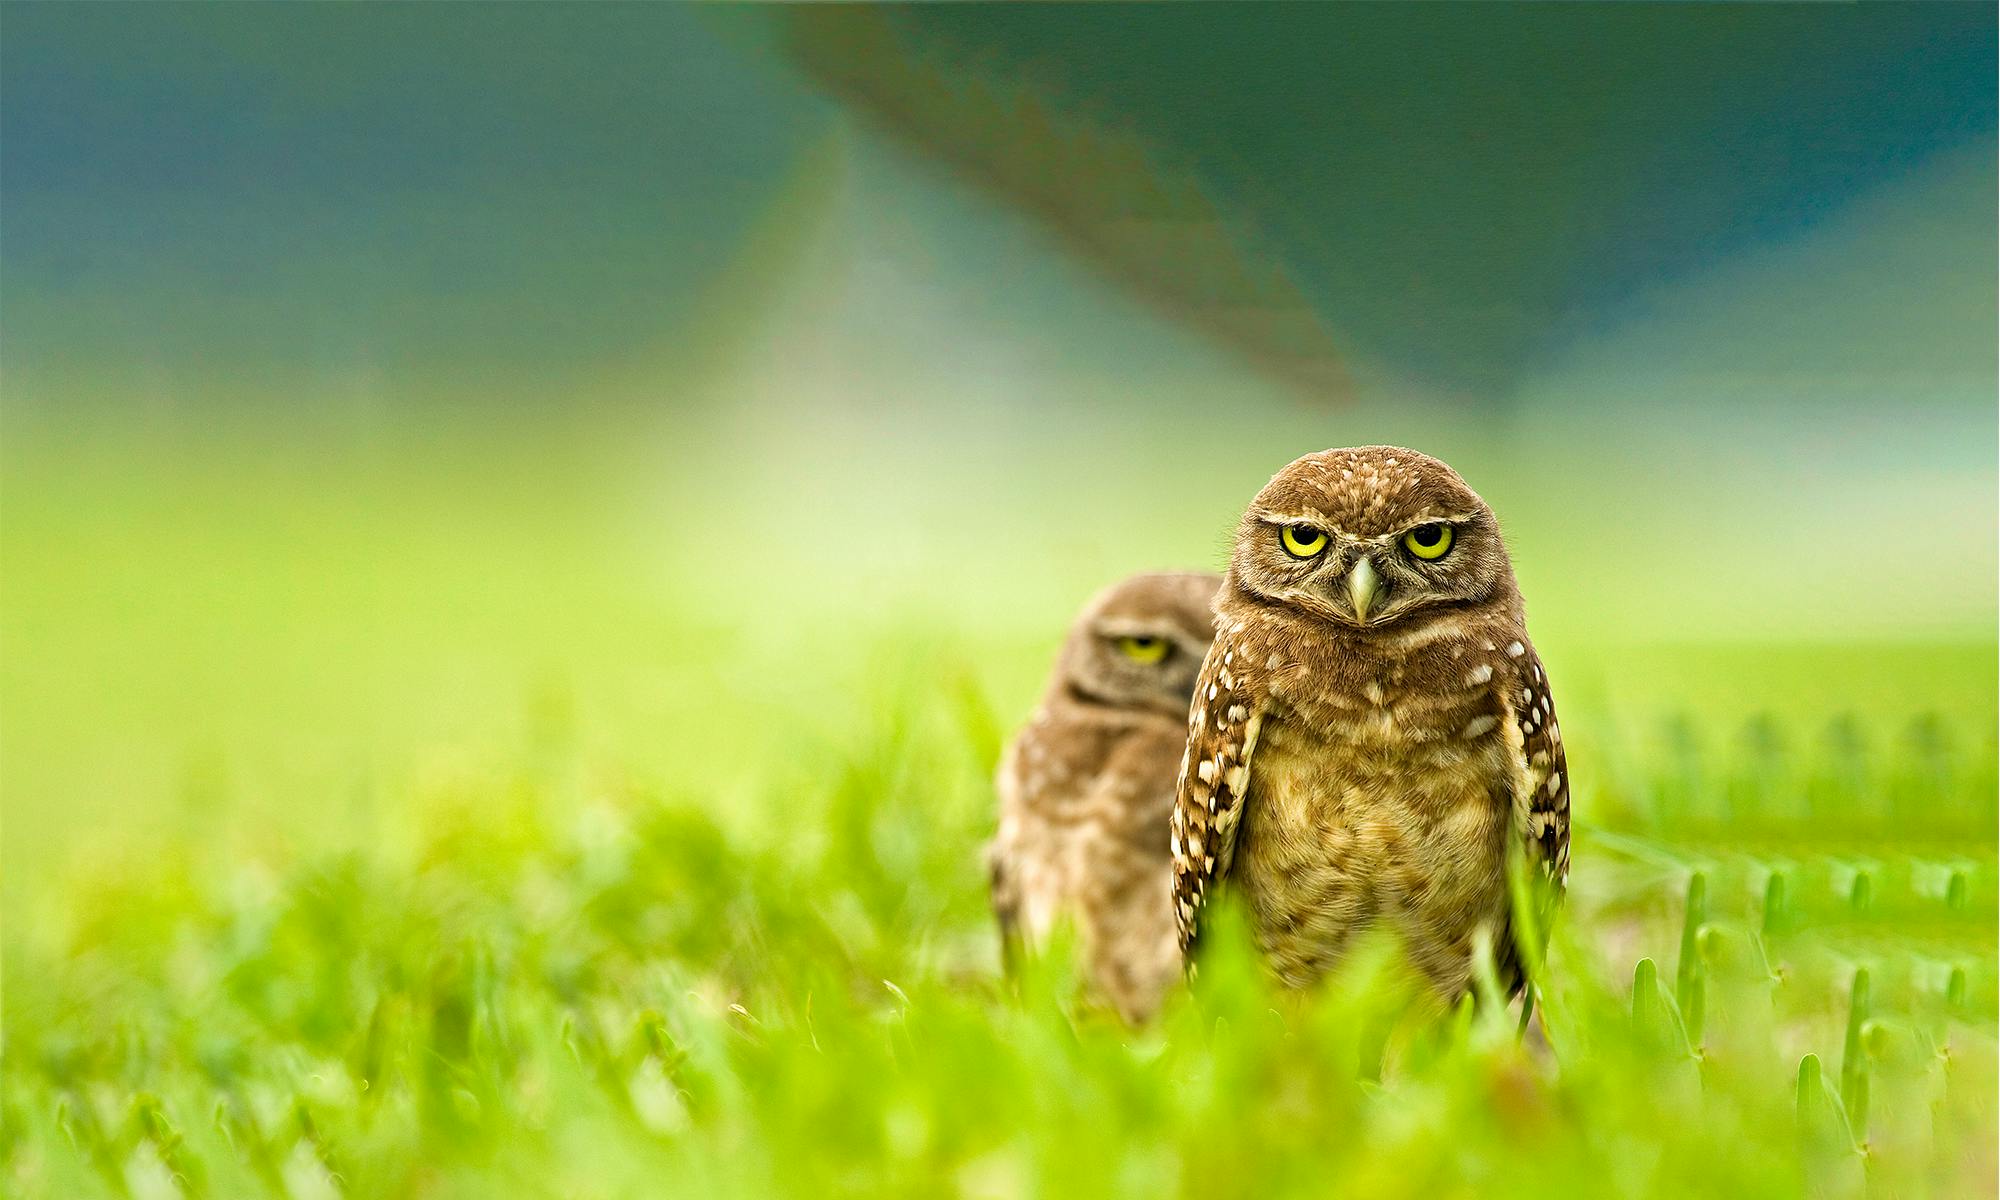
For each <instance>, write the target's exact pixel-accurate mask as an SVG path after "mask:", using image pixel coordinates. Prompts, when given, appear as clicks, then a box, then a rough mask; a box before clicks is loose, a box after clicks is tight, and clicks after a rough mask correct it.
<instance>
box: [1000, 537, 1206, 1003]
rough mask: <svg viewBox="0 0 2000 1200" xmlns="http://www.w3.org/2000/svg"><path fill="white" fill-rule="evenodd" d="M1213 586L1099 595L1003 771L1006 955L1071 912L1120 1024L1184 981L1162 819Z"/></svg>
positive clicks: (1154, 581)
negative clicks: (1179, 978) (1121, 1015)
mask: <svg viewBox="0 0 2000 1200" xmlns="http://www.w3.org/2000/svg"><path fill="white" fill-rule="evenodd" d="M1221 582H1222V580H1221V577H1220V576H1218V575H1211V574H1205V573H1204V574H1163V575H1135V576H1133V577H1132V578H1130V579H1127V580H1125V581H1123V582H1122V583H1119V584H1116V585H1114V586H1113V587H1111V588H1108V589H1106V590H1105V591H1104V592H1102V593H1100V594H1099V595H1098V596H1097V597H1096V598H1095V599H1093V600H1092V601H1091V602H1090V604H1089V605H1088V607H1086V608H1085V609H1084V610H1083V612H1082V614H1081V615H1079V616H1078V617H1077V619H1076V621H1075V623H1074V624H1072V625H1071V627H1070V631H1069V637H1068V639H1067V640H1066V641H1065V642H1064V644H1063V648H1062V651H1061V653H1060V654H1059V655H1058V656H1057V659H1056V665H1055V670H1054V672H1053V673H1052V674H1051V675H1050V677H1049V682H1048V687H1047V689H1046V690H1045V691H1044V692H1043V694H1042V699H1041V703H1040V705H1039V706H1038V707H1037V708H1036V709H1035V714H1034V717H1033V719H1032V720H1030V721H1029V723H1028V725H1027V727H1026V728H1024V729H1023V730H1021V732H1020V733H1019V735H1017V736H1016V737H1015V739H1014V742H1013V744H1012V745H1011V746H1009V747H1008V748H1007V753H1006V754H1005V755H1004V756H1003V757H1002V759H1001V763H1000V775H999V790H1000V832H999V834H998V836H996V837H995V838H994V839H993V842H992V844H991V845H990V846H988V847H987V866H988V869H989V871H990V874H991V878H992V885H993V909H994V912H995V913H996V914H997V915H998V916H999V919H1000V927H1001V935H1002V939H1003V946H1004V947H1006V948H1007V949H1008V951H1009V952H1010V953H1012V952H1013V951H1014V950H1016V949H1018V948H1019V944H1020V943H1021V942H1026V943H1027V944H1029V945H1031V946H1032V945H1034V944H1035V943H1037V942H1039V941H1040V940H1041V939H1043V938H1045V937H1046V936H1047V934H1048V931H1049V927H1050V926H1051V925H1052V924H1054V922H1055V921H1056V919H1057V917H1058V916H1061V915H1067V916H1069V917H1070V918H1071V919H1072V920H1073V921H1074V923H1075V925H1076V931H1077V935H1078V941H1079V943H1080V946H1079V948H1080V949H1081V951H1082V953H1083V956H1084V961H1085V967H1086V969H1087V973H1088V976H1089V978H1090V981H1091V982H1092V984H1093V985H1094V987H1095V989H1096V991H1098V992H1099V993H1101V994H1102V996H1103V997H1104V998H1105V999H1108V1000H1109V1001H1111V1003H1112V1004H1113V1005H1114V1006H1116V1007H1117V1009H1118V1010H1119V1011H1120V1012H1121V1013H1122V1014H1124V1016H1125V1017H1126V1018H1127V1019H1130V1020H1141V1019H1143V1018H1145V1017H1146V1016H1147V1015H1148V1014H1150V1013H1151V1012H1152V1010H1153V1009H1154V1008H1155V1007H1156V1006H1157V1005H1158V1003H1159V1000H1160V997H1161V995H1162V994H1163V993H1164V992H1165V991H1166V989H1167V988H1168V987H1169V986H1171V985H1172V984H1173V983H1174V981H1175V980H1176V979H1177V978H1178V977H1179V975H1180V948H1179V945H1178V942H1177V939H1176V936H1175V927H1174V917H1173V903H1172V895H1171V888H1172V872H1171V870H1170V866H1169V863H1168V856H1167V821H1168V816H1169V814H1171V813H1172V811H1173V806H1174V772H1175V770H1176V769H1177V768H1178V767H1179V766H1180V761H1181V751H1182V748H1183V747H1184V745H1185V744H1186V732H1187V711H1188V697H1189V696H1190V695H1191V694H1192V693H1193V692H1194V679H1195V673H1196V672H1197V671H1199V670H1200V669H1201V663H1202V656H1203V655H1204V654H1206V653H1207V652H1208V643H1209V638H1210V636H1211V635H1212V633H1213V631H1214V616H1213V613H1212V612H1211V610H1210V607H1209V606H1210V602H1211V600H1212V599H1213V598H1214V596H1215V589H1216V587H1217V585H1219V584H1220V583H1221Z"/></svg>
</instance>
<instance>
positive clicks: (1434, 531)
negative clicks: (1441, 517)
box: [1403, 524, 1451, 559]
mask: <svg viewBox="0 0 2000 1200" xmlns="http://www.w3.org/2000/svg"><path fill="white" fill-rule="evenodd" d="M1403 549H1405V550H1408V551H1409V552H1410V553H1411V554H1414V555H1416V556H1417V557H1418V558H1424V559H1430V558H1443V557H1444V552H1445V551H1447V550H1449V549H1451V526H1449V525H1439V524H1430V525H1419V526H1417V527H1416V528H1415V529H1412V530H1410V531H1409V532H1408V533H1406V534H1404V535H1403Z"/></svg>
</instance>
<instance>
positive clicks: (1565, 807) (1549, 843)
mask: <svg viewBox="0 0 2000 1200" xmlns="http://www.w3.org/2000/svg"><path fill="white" fill-rule="evenodd" d="M1515 661H1516V664H1517V671H1516V674H1515V676H1514V680H1513V683H1514V690H1513V694H1512V695H1511V696H1509V697H1507V699H1508V700H1509V702H1510V703H1509V705H1508V707H1509V709H1510V710H1511V711H1512V712H1513V716H1514V723H1515V727H1516V728H1517V729H1519V730H1520V733H1521V753H1522V755H1523V756H1524V758H1525V759H1526V762H1525V764H1524V766H1525V767H1526V770H1525V772H1524V773H1523V781H1524V787H1525V789H1526V791H1527V796H1526V798H1525V801H1526V802H1525V804H1524V805H1522V806H1521V808H1522V810H1523V812H1522V816H1523V827H1522V835H1523V837H1524V838H1525V839H1526V843H1527V844H1526V849H1527V852H1528V861H1529V863H1530V864H1532V865H1535V866H1538V867H1540V868H1541V871H1542V874H1543V877H1544V878H1546V879H1547V880H1548V882H1549V884H1550V885H1551V886H1552V887H1553V889H1554V891H1555V893H1556V894H1557V895H1560V894H1561V893H1562V891H1563V889H1564V888H1566V887H1567V886H1568V885H1569V762H1568V760H1567V759H1566V758H1565V757H1564V755H1563V744H1562V729H1561V728H1560V727H1559V726H1558V725H1557V724H1556V708H1555V700H1554V699H1553V698H1552V697H1551V696H1550V694H1549V674H1548V672H1547V671H1546V670H1544V669H1543V667H1542V660H1541V659H1540V658H1539V657H1537V656H1536V655H1535V652H1534V651H1532V650H1530V651H1528V652H1527V653H1526V654H1525V655H1523V656H1521V657H1520V658H1518V659H1516V660H1515Z"/></svg>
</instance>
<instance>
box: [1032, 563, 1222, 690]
mask: <svg viewBox="0 0 2000 1200" xmlns="http://www.w3.org/2000/svg"><path fill="white" fill-rule="evenodd" d="M1221 584H1222V577H1221V576H1220V575H1211V574H1209V573H1207V572H1187V573H1172V574H1148V575H1133V576H1131V577H1130V578H1127V579H1124V580H1121V581H1119V582H1118V583H1115V584H1113V585H1111V586H1110V587H1108V588H1106V589H1105V590H1103V591H1102V592H1099V593H1098V594H1097V595H1096V596H1095V597H1093V598H1092V599H1091V601H1090V603H1089V604H1088V605H1086V606H1085V607H1084V610H1083V612H1082V613H1081V614H1080V615H1079V616H1078V617H1077V619H1076V622H1075V623H1074V624H1073V625H1071V626H1070V632H1069V640H1068V641H1067V642H1066V643H1065V644H1064V646H1063V650H1062V654H1061V656H1060V657H1059V658H1058V659H1057V662H1056V674H1055V679H1054V681H1053V684H1052V686H1053V687H1054V688H1056V689H1059V690H1060V691H1061V692H1063V693H1064V694H1065V695H1066V696H1067V697H1068V698H1069V699H1072V700H1078V701H1082V702H1084V703H1089V704H1098V705H1108V706H1111V707H1113V708H1119V709H1128V710H1147V711H1154V712H1159V713H1162V714H1164V715H1166V716H1169V717H1172V718H1173V719H1175V720H1176V721H1179V720H1184V719H1185V718H1186V716H1187V708H1188V697H1189V696H1191V695H1192V694H1193V693H1194V680H1195V676H1196V675H1198V674H1199V673H1200V672H1201V660H1202V658H1203V656H1204V655H1206V654H1207V653H1208V644H1209V642H1210V640H1211V639H1213V637H1214V636H1215V618H1214V615H1213V612H1212V610H1211V608H1210V604H1211V603H1212V602H1213V600H1214V599H1215V593H1216V589H1217V588H1219V587H1220V586H1221Z"/></svg>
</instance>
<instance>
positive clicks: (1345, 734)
mask: <svg viewBox="0 0 2000 1200" xmlns="http://www.w3.org/2000/svg"><path fill="white" fill-rule="evenodd" d="M1288 525H1289V526H1292V527H1293V528H1294V530H1295V531H1303V534H1301V535H1300V539H1299V541H1298V542H1296V543H1295V544H1296V545H1310V544H1311V542H1312V539H1313V536H1315V535H1317V534H1320V533H1324V534H1325V535H1326V536H1325V541H1324V544H1323V548H1322V549H1321V550H1320V551H1319V552H1318V553H1315V554H1311V555H1307V556H1301V555H1300V554H1297V553H1294V552H1292V551H1289V550H1287V549H1285V548H1284V546H1285V544H1284V543H1283V542H1281V540H1280V536H1281V534H1282V532H1283V530H1284V528H1285V527H1286V526H1288ZM1434 525H1442V526H1448V527H1449V530H1450V537H1451V539H1452V540H1451V541H1450V542H1449V543H1448V548H1447V550H1446V551H1445V552H1444V553H1443V554H1442V555H1441V556H1440V557H1438V558H1437V559H1435V561H1427V560H1423V559H1420V558H1419V557H1418V556H1417V555H1416V553H1415V551H1414V549H1412V548H1411V547H1410V545H1409V544H1408V543H1407V542H1406V541H1404V537H1405V535H1406V534H1408V533H1409V532H1410V531H1411V530H1412V529H1419V530H1420V534H1419V536H1423V537H1436V536H1438V535H1437V534H1436V533H1435V532H1434V531H1431V530H1428V529H1423V528H1422V527H1427V526H1434ZM1364 556H1365V557H1366V559H1367V565H1366V566H1365V567H1364V566H1362V565H1361V560H1362V559H1363V557H1364ZM1357 580H1359V581H1360V582H1359V583H1357V582H1356V581H1357ZM1216 613H1217V627H1218V632H1217V636H1216V639H1215V642H1214V645H1213V646H1212V647H1211V649H1210V651H1209V655H1208V658H1207V661H1206V662H1205V663H1204V664H1203V669H1202V674H1201V677H1200V679H1199V680H1198V681H1197V683H1196V688H1195V697H1194V703H1193V707H1192V710H1191V711H1190V714H1189V725H1188V729H1189V737H1188V748H1187V754H1186V757H1185V760H1184V763H1183V766H1182V772H1181V778H1180V782H1179V785H1178V789H1177V790H1178V802H1177V805H1176V808H1175V812H1174V816H1173V823H1172V832H1171V849H1172V853H1173V860H1174V894H1175V895H1174V898H1175V909H1176V916H1177V918H1178V924H1179V931H1180V938H1181V944H1182V946H1183V949H1184V950H1187V949H1191V947H1192V944H1193V942H1194V940H1195V935H1196V933H1197V931H1198V929H1199V923H1200V917H1201V909H1202V906H1203V904H1204V902H1205V901H1206V899H1207V894H1208V892H1209V890H1210V888H1211V887H1213V886H1215V885H1216V883H1217V882H1218V881H1226V883H1227V886H1229V887H1231V888H1233V889H1236V890H1237V891H1238V892H1239V893H1240V894H1241V895H1242V896H1243V898H1244V900H1245V901H1246V902H1247V907H1248V910H1249V914H1250V918H1251V921H1252V925H1253V928H1254V929H1255V932H1256V937H1257V941H1258V945H1259V947H1260V948H1261V950H1262V951H1263V953H1264V955H1265V957H1266V960H1267V962H1268V963H1269V965H1270V966H1271V968H1272V970H1273V971H1274V973H1275V974H1276V975H1277V976H1278V977H1279V978H1280V979H1282V980H1284V981H1285V982H1286V983H1289V984H1293V985H1304V984H1307V983H1310V982H1312V981H1313V980H1315V979H1317V978H1319V977H1320V976H1321V975H1322V974H1324V973H1325V972H1326V971H1327V970H1328V969H1329V968H1330V967H1331V966H1333V965H1334V963H1335V962H1336V961H1337V960H1338V959H1339V957H1340V955H1341V953H1342V951H1343V950H1344V949H1345V947H1346V946H1347V945H1348V943H1349V942H1350V940H1351V939H1352V937H1353V936H1354V935H1355V934H1356V933H1358V932H1359V931H1361V930H1362V929H1364V928H1367V927H1371V926H1386V927H1388V928H1390V929H1393V930H1395V931H1396V932H1397V933H1399V934H1400V935H1401V936H1402V940H1403V942H1404V944H1405V946H1406V947H1407V949H1408V951H1409V954H1410V957H1411V961H1412V962H1413V963H1414V964H1415V965H1416V966H1417V967H1418V968H1420V969H1421V970H1422V971H1423V972H1424V973H1425V975H1426V976H1427V977H1428V978H1429V979H1430V980H1431V982H1432V983H1433V985H1434V986H1435V987H1436V988H1437V990H1438V991H1439V992H1441V993H1443V994H1445V995H1447V996H1451V995H1456V994H1458V993H1461V992H1463V991H1465V990H1466V988H1467V986H1468V984H1469V980H1470V969H1471V959H1472V952H1473V945H1474V939H1475V937H1476V936H1477V932H1478V931H1479V930H1480V929H1481V928H1482V927H1484V929H1485V930H1486V932H1487V934H1489V935H1490V936H1491V937H1492V938H1493V945H1494V950H1495V955H1496V958H1497V960H1498V965H1499V968H1500V971H1501V972H1502V975H1503V978H1504V979H1507V980H1509V981H1515V982H1517V981H1518V980H1517V978H1516V977H1517V975H1518V972H1517V970H1516V967H1515V962H1514V956H1513V942H1512V938H1511V935H1510V933H1509V931H1508V923H1509V920H1508V918H1509V893H1508V885H1507V874H1506V864H1507V860H1508V857H1509V855H1510V854H1512V853H1516V852H1520V853H1523V854H1524V855H1525V857H1526V858H1527V860H1528V861H1529V862H1530V863H1532V864H1535V865H1536V866H1537V867H1538V868H1539V870H1540V872H1541V874H1542V875H1543V877H1545V878H1546V879H1548V880H1549V881H1550V882H1551V883H1553V884H1554V885H1555V888H1556V889H1560V888H1561V886H1562V885H1563V883H1564V882H1565V881H1566V879H1567V876H1568V871H1569V781H1568V773H1567V768H1566V765H1565V763H1564V759H1563V750H1562V736H1561V731H1560V729H1559V728H1558V726H1557V724H1556V720H1555V714H1554V708H1553V705H1552V702H1551V701H1550V698H1549V689H1548V680H1547V675H1546V673H1545V671H1544V670H1543V668H1542V665H1541V662H1540V660H1539V659H1538V658H1537V657H1536V655H1535V652H1534V648H1533V646H1532V644H1531V643H1530V642H1529V640H1528V636H1527V629H1526V624H1525V618H1524V616H1523V613H1522V605H1521V597H1520V592H1519V591H1518V589H1517V588H1516V587H1515V583H1514V576H1513V570H1512V567H1511V566H1510V565H1509V563H1508V560H1507V554H1506V549H1505V547H1504V546H1503V545H1502V544H1501V542H1500V535H1499V528H1498V524H1497V522H1496V521H1495V519H1494V517H1493V514H1492V511H1491V510H1490V509H1489V508H1488V507H1487V506H1486V504H1485V502H1484V501H1482V500H1481V499H1480V498H1479V497H1478V496H1477V495H1476V494H1475V493H1474V492H1473V491H1472V489H1471V488H1469V487H1467V486H1466V484H1465V482H1464V481H1463V480H1461V479H1460V478H1459V477H1458V475H1457V473H1455V472H1454V471H1452V469H1451V468H1450V467H1447V466H1446V465H1445V464H1443V463H1441V462H1438V461H1437V460H1436V459H1433V458H1430V457H1428V456H1425V455H1422V454H1418V453H1416V452H1414V451H1410V450H1403V449H1399V448H1396V447H1392V446H1369V447H1361V448H1357V449H1351V450H1329V451H1325V452H1322V453H1319V454H1313V455H1308V456H1306V457H1305V458H1302V459H1300V460H1298V461H1297V462H1295V463H1292V464H1291V465H1290V466H1288V467H1286V468H1285V469H1284V470H1282V471H1280V472H1279V473H1278V474H1277V475H1276V476H1275V477H1274V478H1273V479H1272V480H1271V482H1270V483H1269V484H1268V485H1266V487H1265V488H1264V490H1263V491H1261V492H1259V493H1258V495H1257V498H1256V499H1255V501H1253V502H1252V504H1251V506H1250V508H1249V510H1248V511H1247V512H1246V513H1245V514H1244V517H1243V522H1242V524H1241V526H1240V527H1239V529H1238V532H1237V538H1236V545H1235V550H1234V553H1233V555H1232V559H1231V565H1230V571H1229V575H1228V576H1227V578H1226V579H1225V581H1224V584H1223V587H1222V590H1221V592H1220V593H1219V595H1218V596H1217V599H1216Z"/></svg>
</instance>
